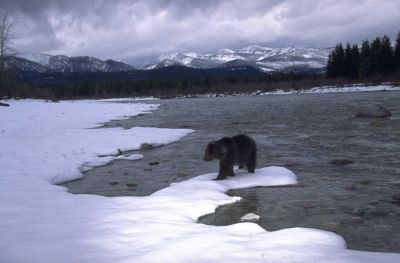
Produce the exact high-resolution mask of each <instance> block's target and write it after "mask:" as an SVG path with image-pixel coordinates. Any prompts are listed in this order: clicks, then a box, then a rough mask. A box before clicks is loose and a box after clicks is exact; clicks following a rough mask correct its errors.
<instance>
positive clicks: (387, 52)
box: [378, 36, 394, 73]
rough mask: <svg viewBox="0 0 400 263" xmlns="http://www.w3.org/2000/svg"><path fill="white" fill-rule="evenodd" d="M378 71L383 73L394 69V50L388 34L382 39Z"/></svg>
mask: <svg viewBox="0 0 400 263" xmlns="http://www.w3.org/2000/svg"><path fill="white" fill-rule="evenodd" d="M378 71H379V72H381V73H388V72H391V71H394V51H393V48H392V44H391V42H390V38H389V37H388V36H384V37H383V38H382V41H381V48H380V51H379V54H378Z"/></svg>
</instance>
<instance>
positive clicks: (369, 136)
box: [64, 91, 400, 252]
mask: <svg viewBox="0 0 400 263" xmlns="http://www.w3.org/2000/svg"><path fill="white" fill-rule="evenodd" d="M157 103H159V104H161V105H160V107H159V109H158V110H156V111H154V112H153V113H151V114H146V115H145V116H138V117H135V118H131V119H128V120H121V121H113V122H110V123H109V125H108V127H114V126H122V127H124V128H130V127H134V126H143V127H162V128H191V129H194V130H196V132H195V133H192V134H190V135H188V136H186V137H184V138H183V139H182V140H181V141H179V142H176V143H172V144H169V145H165V146H162V147H158V148H154V149H153V148H152V147H149V149H143V150H139V151H137V152H135V153H140V154H143V158H142V159H139V160H135V161H126V160H119V161H118V160H117V161H114V162H113V163H112V164H110V165H107V166H104V167H99V168H96V169H94V170H92V171H89V172H87V173H85V176H84V178H83V179H81V180H78V181H74V182H69V183H66V184H64V185H65V186H67V187H68V188H69V191H71V192H73V193H90V194H100V195H105V196H124V195H137V196H143V195H149V194H151V193H153V192H155V191H157V190H159V189H162V188H164V187H166V186H168V185H169V184H170V183H172V182H176V181H183V180H186V179H188V178H191V177H194V176H197V175H200V174H205V173H209V172H215V171H217V170H218V164H217V163H216V162H211V163H206V162H203V161H202V156H203V151H204V147H205V146H206V144H207V143H208V142H209V141H210V140H215V139H218V138H220V137H222V136H224V135H228V136H231V135H235V134H238V133H247V134H249V135H251V136H252V137H253V138H254V139H255V140H256V142H257V143H258V148H259V156H258V165H257V166H258V167H265V166H271V165H277V166H285V167H287V168H288V169H290V170H292V171H293V172H294V173H295V174H296V175H297V176H298V178H299V185H298V186H294V187H273V188H271V187H268V188H263V187H259V188H250V189H241V190H232V191H230V192H229V194H230V195H235V196H241V197H243V201H241V202H238V203H235V204H231V205H227V206H223V207H220V208H218V209H217V212H216V213H215V214H212V215H208V216H205V217H202V218H201V219H200V220H199V221H200V222H201V223H207V224H214V225H229V224H233V223H237V222H240V218H241V217H242V216H244V215H245V214H247V213H254V214H257V215H260V220H259V222H258V224H259V225H260V226H262V227H263V228H265V229H267V230H270V231H272V230H277V229H284V228H290V227H311V228H319V229H325V230H329V231H333V232H336V233H338V234H340V235H341V236H343V237H344V238H345V239H346V241H347V245H348V247H349V248H351V249H361V250H370V251H387V252H400V239H399V236H400V205H399V204H398V203H397V201H396V200H395V199H393V198H392V196H393V195H394V194H396V193H398V192H399V190H398V189H399V187H400V165H399V159H398V156H399V155H398V153H399V152H400V143H399V141H400V92H396V91H393V92H365V93H340V94H339V93H336V94H294V95H282V96H280V95H276V96H254V97H226V98H199V99H179V100H161V101H157ZM375 105H384V106H385V107H386V108H388V109H389V110H390V111H391V112H392V116H391V117H390V118H387V119H380V120H379V125H371V120H369V119H360V118H355V114H356V113H357V112H358V111H360V109H365V108H370V107H374V106H375ZM332 160H351V161H352V162H353V163H352V164H348V165H333V164H331V161H332ZM155 162H158V165H153V166H152V165H149V163H155ZM127 184H136V185H135V186H131V187H129V186H127ZM395 196H396V195H395Z"/></svg>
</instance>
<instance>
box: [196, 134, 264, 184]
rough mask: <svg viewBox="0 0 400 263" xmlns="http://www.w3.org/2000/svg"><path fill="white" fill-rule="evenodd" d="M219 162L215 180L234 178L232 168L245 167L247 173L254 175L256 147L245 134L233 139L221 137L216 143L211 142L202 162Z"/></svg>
mask: <svg viewBox="0 0 400 263" xmlns="http://www.w3.org/2000/svg"><path fill="white" fill-rule="evenodd" d="M214 159H217V160H219V173H218V176H217V178H216V179H215V180H223V179H226V178H227V177H228V176H234V175H235V174H234V172H233V166H234V165H236V164H237V165H239V169H242V168H244V167H245V166H246V167H247V170H248V172H249V173H254V170H255V168H256V159H257V145H256V143H255V141H254V140H253V139H252V138H250V137H249V136H247V135H245V134H239V135H235V136H233V137H223V138H221V139H220V140H218V141H211V142H210V143H209V144H208V145H207V148H206V150H205V153H204V158H203V160H204V161H206V162H209V161H212V160H214Z"/></svg>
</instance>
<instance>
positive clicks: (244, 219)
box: [240, 213, 260, 222]
mask: <svg viewBox="0 0 400 263" xmlns="http://www.w3.org/2000/svg"><path fill="white" fill-rule="evenodd" d="M240 221H242V222H258V221H260V216H259V215H256V214H254V213H248V214H245V215H244V216H242V217H241V218H240Z"/></svg>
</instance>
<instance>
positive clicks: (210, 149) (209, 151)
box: [203, 141, 227, 162]
mask: <svg viewBox="0 0 400 263" xmlns="http://www.w3.org/2000/svg"><path fill="white" fill-rule="evenodd" d="M226 151H227V149H226V147H225V146H224V145H222V144H221V143H219V142H215V141H213V142H210V143H209V144H208V145H207V148H206V150H205V152H204V158H203V160H204V161H206V162H209V161H212V160H214V159H218V160H221V159H223V158H225V155H226Z"/></svg>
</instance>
